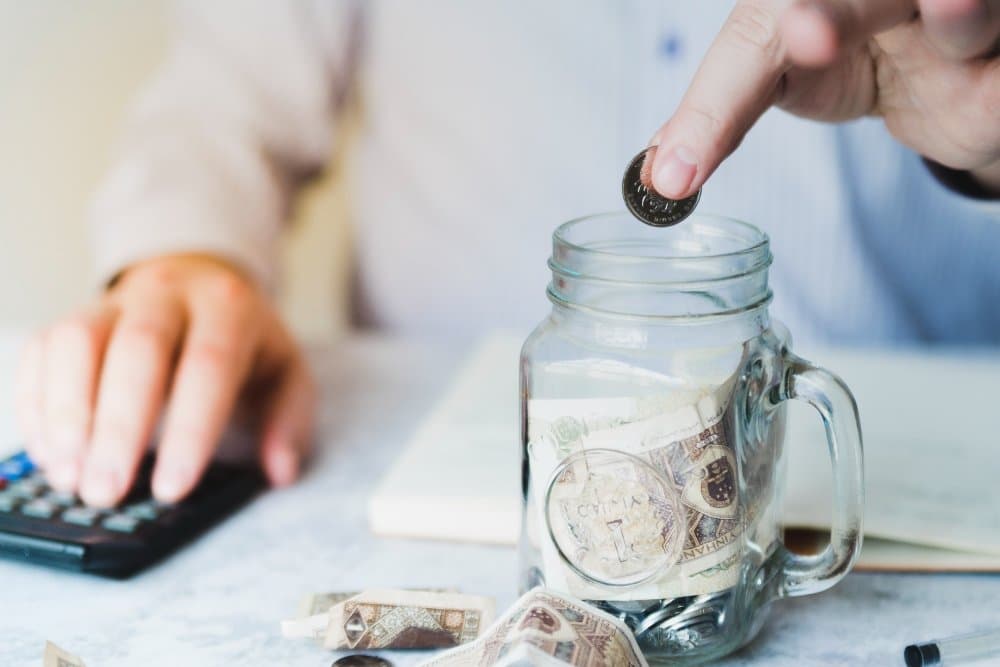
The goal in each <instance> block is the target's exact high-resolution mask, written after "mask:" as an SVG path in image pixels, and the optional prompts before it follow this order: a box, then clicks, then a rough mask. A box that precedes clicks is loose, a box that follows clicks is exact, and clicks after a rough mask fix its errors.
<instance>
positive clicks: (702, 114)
mask: <svg viewBox="0 0 1000 667" xmlns="http://www.w3.org/2000/svg"><path fill="white" fill-rule="evenodd" d="M688 111H689V112H690V114H691V118H692V120H693V121H694V123H693V127H695V128H697V129H696V130H695V132H697V134H698V135H699V137H700V138H701V139H702V141H704V142H706V143H707V144H708V145H709V146H710V148H711V151H712V152H713V153H716V154H720V155H728V154H729V153H731V152H732V151H733V150H734V149H735V148H736V144H737V143H738V142H739V131H738V130H739V128H738V126H737V123H736V120H735V118H734V117H733V116H732V115H731V114H725V113H722V112H721V111H720V110H718V109H713V108H711V107H709V106H705V105H701V104H694V105H692V106H690V107H689V109H688Z"/></svg>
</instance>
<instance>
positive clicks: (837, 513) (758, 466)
mask: <svg viewBox="0 0 1000 667" xmlns="http://www.w3.org/2000/svg"><path fill="white" fill-rule="evenodd" d="M771 261H772V258H771V252H770V248H769V243H768V239H767V236H766V235H765V234H764V233H763V232H761V231H760V230H758V229H757V228H755V227H753V226H752V225H749V224H746V223H742V222H739V221H736V220H731V219H727V218H721V217H713V216H705V215H694V216H692V217H691V218H689V219H688V220H687V221H685V222H684V223H682V224H680V225H678V226H676V227H673V228H669V229H657V228H652V227H647V226H645V225H643V224H641V223H639V222H638V221H636V220H635V219H634V218H632V217H631V216H630V215H628V214H627V213H621V214H618V213H614V214H605V215H599V216H592V217H587V218H581V219H578V220H574V221H571V222H568V223H566V224H564V225H562V226H560V227H559V228H558V229H557V230H556V232H555V233H554V234H553V252H552V257H551V259H550V261H549V266H550V268H551V270H552V282H551V283H550V285H549V288H548V296H549V299H550V300H551V301H552V304H553V306H552V311H551V314H550V315H549V317H548V318H547V319H546V320H545V321H543V322H542V323H541V324H540V325H539V326H538V327H537V328H536V329H535V331H534V332H533V333H532V334H531V335H530V336H529V337H528V339H527V341H526V342H525V344H524V347H523V349H522V353H521V433H522V437H521V443H522V491H523V497H524V514H523V521H522V531H521V539H520V570H521V588H522V591H523V590H527V589H530V588H532V587H534V586H539V585H541V586H546V587H548V588H551V589H555V590H557V591H561V592H564V593H568V594H570V595H573V596H575V597H577V598H580V599H583V600H586V601H588V602H591V603H592V604H595V605H596V606H598V607H599V608H601V609H603V610H605V611H607V612H609V613H611V614H613V615H614V616H617V617H619V618H621V619H622V620H623V621H624V622H625V623H626V624H627V625H628V626H629V628H630V629H631V630H632V631H633V633H634V634H635V635H636V638H637V640H638V642H639V645H640V647H642V649H643V652H644V654H645V655H646V658H647V659H648V660H649V661H650V663H651V664H653V665H656V664H666V663H667V662H669V664H680V663H683V662H701V661H705V660H710V659H713V658H716V657H719V656H721V655H724V654H726V653H729V652H731V651H733V650H735V649H737V648H739V647H740V646H742V645H743V644H745V643H746V642H748V641H749V640H750V639H752V638H753V636H754V635H755V634H756V633H757V631H758V630H759V629H760V627H761V625H762V623H763V621H764V618H765V616H766V610H767V607H768V605H769V603H770V602H771V601H773V600H775V599H778V598H781V597H788V596H795V595H804V594H808V593H814V592H818V591H820V590H823V589H825V588H828V587H829V586H832V585H833V584H834V583H836V581H838V580H839V579H840V578H841V577H843V576H844V574H846V572H847V571H848V570H849V569H850V567H851V566H852V564H853V562H854V560H855V558H856V557H857V553H858V551H859V549H860V544H861V510H862V504H863V491H862V457H861V434H860V426H859V423H858V418H857V410H856V407H855V404H854V400H853V397H852V396H851V394H850V392H849V391H848V390H847V388H846V387H845V386H844V385H843V383H842V382H841V381H840V380H839V379H837V378H836V377H835V376H833V375H831V374H830V373H828V372H827V371H824V370H822V369H820V368H817V367H815V366H813V365H812V364H810V363H808V362H806V361H804V360H802V359H800V358H798V357H796V356H795V355H793V354H792V353H791V351H790V338H789V334H788V332H787V331H786V330H785V329H784V327H783V326H782V325H780V324H779V323H777V322H775V321H774V320H772V319H771V318H770V317H769V314H768V304H769V303H770V301H771V291H770V289H769V287H768V282H767V272H768V267H769V266H770V265H771ZM789 399H803V400H805V401H807V402H809V403H811V404H812V405H813V406H814V407H815V408H816V409H817V411H818V412H819V414H820V417H821V418H822V419H823V421H824V422H825V425H826V427H827V428H826V430H827V435H828V439H829V445H830V452H831V461H832V463H833V471H834V487H833V488H834V498H833V507H834V511H833V522H832V531H831V542H830V545H829V546H828V547H827V548H826V550H825V551H824V552H822V553H821V554H818V555H815V556H809V557H805V556H799V555H795V554H792V553H791V552H789V551H788V550H786V549H785V548H784V547H783V545H782V532H781V527H780V510H781V502H782V489H783V486H784V467H785V456H784V425H785V401H787V400H789Z"/></svg>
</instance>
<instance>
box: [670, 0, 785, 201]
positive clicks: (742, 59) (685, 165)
mask: <svg viewBox="0 0 1000 667" xmlns="http://www.w3.org/2000/svg"><path fill="white" fill-rule="evenodd" d="M787 4H788V2H787V1H784V0H768V1H766V2H740V3H738V4H737V5H736V6H735V7H734V8H733V11H732V13H731V14H730V15H729V18H728V19H727V20H726V23H725V24H724V25H723V27H722V30H721V31H720V32H719V35H718V36H717V37H716V38H715V41H714V42H713V43H712V46H711V47H709V50H708V53H707V54H706V55H705V58H704V60H702V63H701V65H700V66H699V67H698V71H697V72H696V73H695V75H694V79H693V80H692V82H691V85H690V86H689V87H688V90H687V92H686V93H685V94H684V97H683V99H681V103H680V106H678V108H677V111H675V112H674V115H673V117H672V118H671V119H670V120H669V121H667V123H666V124H664V125H663V127H662V128H660V131H659V132H658V133H657V136H656V137H655V138H654V140H653V143H658V144H659V145H660V148H659V150H657V151H656V158H655V160H654V162H653V186H654V187H655V188H656V190H657V191H658V192H659V193H660V194H662V195H664V196H665V197H670V198H673V199H682V198H684V197H688V196H690V195H691V194H692V193H693V192H695V191H696V190H697V189H698V188H700V187H701V186H702V185H703V184H704V183H705V181H706V180H707V179H708V177H709V176H710V175H711V173H712V172H713V171H715V169H716V168H717V167H718V166H719V164H720V163H721V162H722V160H723V159H725V158H726V156H728V155H729V154H730V153H731V152H733V150H735V148H736V146H737V145H739V142H740V140H741V139H742V138H743V136H744V135H745V134H746V132H747V130H749V129H750V127H751V126H752V125H753V123H754V122H755V121H756V120H757V119H758V118H759V117H760V115H761V114H762V113H764V111H765V110H766V109H767V108H768V106H770V104H771V101H772V100H773V99H774V98H775V95H776V92H777V90H778V83H779V81H780V80H781V76H782V74H784V72H785V71H786V69H787V66H786V63H785V51H784V46H783V44H782V42H781V39H780V33H779V30H778V27H779V18H780V13H781V11H782V10H783V9H784V7H785V6H786V5H787Z"/></svg>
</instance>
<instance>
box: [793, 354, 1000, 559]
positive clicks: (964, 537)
mask: <svg viewBox="0 0 1000 667" xmlns="http://www.w3.org/2000/svg"><path fill="white" fill-rule="evenodd" d="M815 358H816V361H818V362H821V363H822V364H823V365H824V366H827V367H829V368H830V369H832V370H835V371H836V372H837V373H838V374H840V375H841V377H843V379H844V381H845V382H846V383H847V384H848V386H849V387H851V389H852V391H853V392H854V394H855V397H856V398H857V401H858V406H859V410H860V413H861V424H862V430H863V435H864V442H865V470H866V478H867V480H866V494H867V497H866V507H865V534H866V535H870V536H875V537H883V538H889V539H894V540H900V541H906V542H913V543H916V544H925V545H929V546H940V547H948V548H954V549H963V550H968V551H975V552H980V553H987V554H994V555H1000V483H998V481H1000V480H998V476H1000V461H998V459H997V454H998V451H997V450H998V448H997V443H998V440H1000V430H998V417H1000V402H998V399H1000V356H998V355H997V354H975V355H972V354H967V355H957V354H937V355H927V354H915V353H898V352H897V353H884V352H844V351H836V352H835V351H826V352H817V353H816V354H815ZM794 417H795V418H794V419H791V420H790V425H789V429H788V435H787V438H786V445H787V447H788V452H789V467H788V486H787V494H786V500H787V502H786V504H785V521H786V523H788V524H789V525H796V526H809V527H826V526H829V520H830V511H831V509H830V508H831V503H832V501H831V497H832V496H831V488H830V481H829V480H830V474H829V472H828V470H829V468H830V463H829V458H828V454H827V451H826V444H825V437H824V435H823V431H822V428H821V426H820V420H819V417H818V416H817V415H816V414H815V413H814V412H812V411H811V409H808V408H807V409H796V411H795V414H794Z"/></svg>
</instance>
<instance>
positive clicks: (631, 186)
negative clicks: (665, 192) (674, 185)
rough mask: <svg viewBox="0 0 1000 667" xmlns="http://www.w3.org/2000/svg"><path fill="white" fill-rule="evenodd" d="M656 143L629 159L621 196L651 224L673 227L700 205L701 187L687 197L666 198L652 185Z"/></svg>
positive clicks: (627, 204)
mask: <svg viewBox="0 0 1000 667" xmlns="http://www.w3.org/2000/svg"><path fill="white" fill-rule="evenodd" d="M655 157H656V146H650V147H649V148H647V149H645V150H644V151H642V152H641V153H639V154H638V155H636V156H635V157H634V158H632V161H631V162H629V165H628V167H627V168H626V169H625V177H624V178H623V179H622V197H623V198H624V199H625V205H626V206H628V210H629V211H631V212H632V215H634V216H635V217H637V218H638V219H639V220H641V221H642V222H644V223H646V224H647V225H650V226H652V227H672V226H673V225H676V224H677V223H678V222H681V221H682V220H684V219H685V218H687V217H688V216H689V215H691V213H692V212H694V209H695V207H696V206H697V205H698V200H699V199H700V198H701V190H700V189H699V190H698V191H697V192H696V193H694V194H693V195H691V196H690V197H687V198H685V199H667V198H666V197H663V196H661V195H660V194H659V193H657V192H656V190H655V189H654V188H653V178H652V171H653V159H654V158H655Z"/></svg>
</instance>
